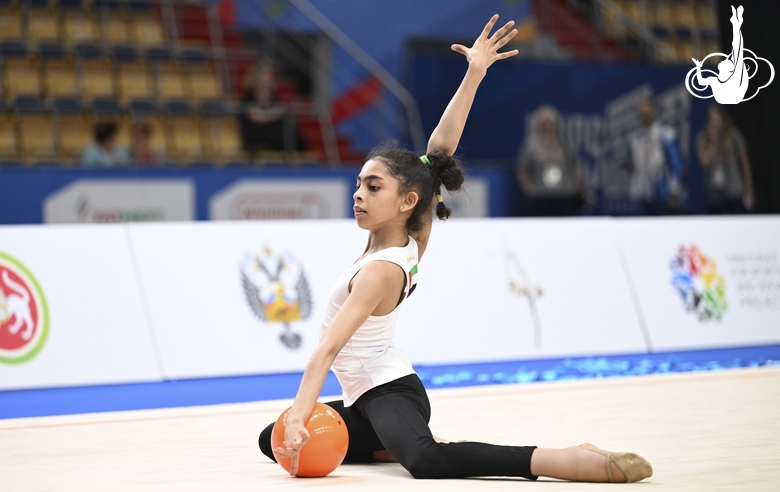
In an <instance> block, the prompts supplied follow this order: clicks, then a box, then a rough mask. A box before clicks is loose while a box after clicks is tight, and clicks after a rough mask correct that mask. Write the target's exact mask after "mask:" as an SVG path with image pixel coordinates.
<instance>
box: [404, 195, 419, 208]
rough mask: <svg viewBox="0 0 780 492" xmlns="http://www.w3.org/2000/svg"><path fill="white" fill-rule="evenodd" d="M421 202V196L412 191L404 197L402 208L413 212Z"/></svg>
mask: <svg viewBox="0 0 780 492" xmlns="http://www.w3.org/2000/svg"><path fill="white" fill-rule="evenodd" d="M419 200H420V196H419V195H418V194H417V192H416V191H410V192H409V193H407V194H406V195H404V199H403V202H401V207H403V210H404V211H406V210H412V209H413V208H414V206H415V205H417V202H418V201H419Z"/></svg>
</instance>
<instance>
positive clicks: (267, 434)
mask: <svg viewBox="0 0 780 492" xmlns="http://www.w3.org/2000/svg"><path fill="white" fill-rule="evenodd" d="M273 430H274V424H271V425H269V426H268V427H266V428H265V429H263V432H261V433H260V438H259V439H258V440H257V443H258V444H259V445H260V451H262V452H263V454H264V455H266V456H268V457H269V458H271V459H272V460H274V461H276V458H275V457H274V452H273V451H272V450H271V433H272V432H273Z"/></svg>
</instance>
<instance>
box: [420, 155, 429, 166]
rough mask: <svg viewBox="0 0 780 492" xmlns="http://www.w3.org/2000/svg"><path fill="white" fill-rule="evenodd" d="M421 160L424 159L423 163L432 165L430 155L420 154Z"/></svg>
mask: <svg viewBox="0 0 780 492" xmlns="http://www.w3.org/2000/svg"><path fill="white" fill-rule="evenodd" d="M420 160H421V161H423V164H425V165H426V166H430V165H431V161H430V160H428V156H427V155H421V156H420Z"/></svg>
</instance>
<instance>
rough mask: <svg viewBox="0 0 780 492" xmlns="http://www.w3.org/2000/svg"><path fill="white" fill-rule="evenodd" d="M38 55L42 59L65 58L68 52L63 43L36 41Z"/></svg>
mask: <svg viewBox="0 0 780 492" xmlns="http://www.w3.org/2000/svg"><path fill="white" fill-rule="evenodd" d="M37 51H38V56H39V57H40V58H43V59H49V60H51V59H60V58H65V56H66V55H67V54H68V50H67V49H66V48H65V45H63V44H62V43H58V42H56V41H45V42H42V43H38V47H37Z"/></svg>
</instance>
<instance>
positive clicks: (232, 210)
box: [209, 179, 352, 220]
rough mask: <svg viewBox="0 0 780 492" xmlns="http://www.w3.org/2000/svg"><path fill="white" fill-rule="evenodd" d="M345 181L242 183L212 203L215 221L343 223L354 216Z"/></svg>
mask: <svg viewBox="0 0 780 492" xmlns="http://www.w3.org/2000/svg"><path fill="white" fill-rule="evenodd" d="M349 200H350V198H349V189H348V186H347V183H346V182H345V181H344V180H343V179H262V180H260V179H242V180H239V181H237V182H236V183H234V184H232V185H230V186H228V187H227V188H225V189H224V190H222V191H220V192H219V193H216V194H215V195H214V196H213V197H211V199H210V200H209V218H210V219H211V220H269V219H273V220H290V219H341V218H345V217H349V216H350V215H351V210H352V204H351V203H350V201H349Z"/></svg>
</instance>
